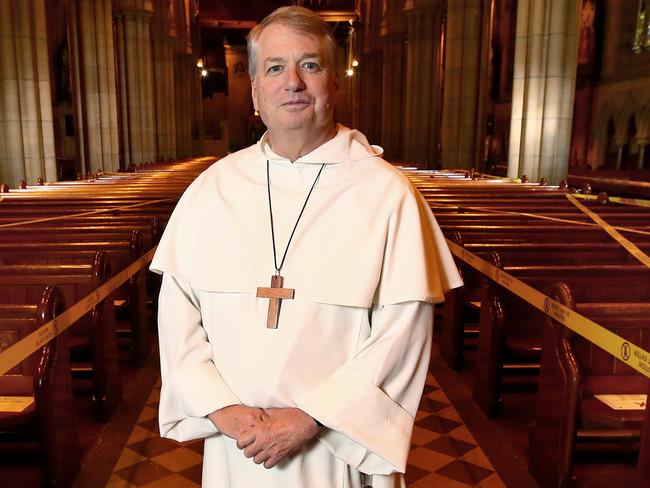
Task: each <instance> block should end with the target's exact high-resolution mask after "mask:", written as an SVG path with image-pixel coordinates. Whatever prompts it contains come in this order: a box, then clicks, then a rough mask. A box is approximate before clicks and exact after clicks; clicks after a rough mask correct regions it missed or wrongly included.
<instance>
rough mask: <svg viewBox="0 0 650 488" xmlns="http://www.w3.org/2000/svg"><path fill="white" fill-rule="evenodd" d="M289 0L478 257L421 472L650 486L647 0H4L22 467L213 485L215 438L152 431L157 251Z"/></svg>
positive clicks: (1, 87) (11, 310)
mask: <svg viewBox="0 0 650 488" xmlns="http://www.w3.org/2000/svg"><path fill="white" fill-rule="evenodd" d="M285 5H299V6H304V7H307V8H309V9H312V10H313V11H315V12H317V13H318V14H319V15H320V16H321V17H322V18H323V19H324V20H326V21H327V22H328V24H329V25H330V26H331V29H332V32H333V34H334V38H335V40H336V44H337V46H336V58H337V59H336V65H337V74H338V101H337V105H336V108H335V118H336V121H337V122H339V123H340V124H343V125H345V126H348V127H351V128H357V129H359V130H360V131H361V132H363V133H364V134H365V135H366V136H367V138H368V140H369V141H370V143H372V144H377V145H379V146H381V147H382V148H383V151H384V155H383V157H384V158H385V159H386V160H387V161H389V162H390V163H393V164H394V165H395V166H396V167H397V168H398V169H399V170H400V171H402V172H403V173H404V174H405V175H406V176H407V177H408V178H409V179H410V181H411V183H412V184H413V185H414V186H415V187H416V188H418V190H419V191H420V193H421V194H422V196H423V197H424V199H425V200H426V202H427V203H428V204H429V207H430V208H431V210H432V212H433V214H434V215H435V217H436V219H437V221H438V223H439V224H440V227H441V229H442V231H443V233H444V236H445V238H446V239H447V242H448V243H449V247H450V250H451V252H452V254H453V256H454V259H455V261H456V265H457V267H458V269H459V272H460V274H461V275H462V278H463V281H464V286H462V287H461V288H458V289H454V290H451V291H450V292H448V293H447V295H446V296H445V302H444V304H440V305H438V306H437V307H436V315H435V320H434V344H433V353H432V358H431V364H430V366H429V374H428V376H427V381H426V385H425V387H424V392H423V396H422V401H421V403H420V407H419V410H418V414H417V416H416V418H415V427H414V430H413V437H412V442H411V451H410V455H409V458H408V466H407V470H406V474H405V477H406V483H407V486H408V487H409V488H429V487H430V488H433V487H450V488H454V487H464V486H479V487H485V488H487V487H501V486H507V487H517V488H519V487H527V486H530V487H534V486H542V487H546V486H549V487H550V486H558V487H559V486H561V487H572V486H574V487H619V486H620V487H623V486H625V487H629V486H637V487H639V488H641V487H647V486H650V414H649V413H648V410H647V408H646V402H647V394H648V393H649V392H650V382H649V381H648V378H649V377H650V354H649V353H648V352H647V351H650V285H649V283H650V280H649V278H650V269H648V268H650V257H648V254H650V239H649V238H648V236H649V235H650V209H649V208H648V207H650V148H647V146H648V144H650V0H297V1H295V2H286V1H280V0H268V1H264V2H262V1H257V0H236V1H235V0H0V185H1V186H0V229H1V230H0V452H1V453H2V454H1V455H0V482H1V483H3V486H16V487H36V486H56V487H63V486H73V487H76V488H85V487H98V486H107V487H112V488H117V487H124V488H126V487H138V488H139V487H167V486H169V487H180V488H182V487H198V486H200V484H201V464H202V460H203V443H202V442H201V441H192V442H185V443H178V442H175V441H172V440H168V439H162V438H161V437H160V435H159V430H158V429H159V427H158V418H157V410H158V402H159V397H160V363H159V351H158V345H157V335H156V314H157V303H156V298H157V292H158V290H159V288H160V278H159V277H158V276H157V275H154V274H153V273H151V272H149V271H148V269H147V268H148V264H149V262H150V261H151V259H152V256H153V253H154V252H155V249H156V245H157V243H158V241H159V240H160V237H161V235H162V232H163V230H164V228H165V224H166V223H167V221H168V219H169V217H170V215H171V212H172V211H173V209H174V206H175V205H176V203H177V202H178V200H179V198H180V196H181V195H182V193H183V191H184V190H185V189H186V188H187V186H188V185H189V184H190V183H191V182H192V181H193V180H194V179H195V178H196V177H197V176H198V175H199V174H201V172H203V171H204V170H205V169H207V168H208V167H209V166H210V165H212V164H213V163H215V161H217V163H216V164H218V160H219V158H221V157H224V156H226V155H227V154H230V153H233V152H235V151H238V150H240V149H243V148H246V147H248V146H250V145H252V144H255V143H256V142H257V141H258V140H259V139H260V137H261V136H262V135H263V134H264V132H265V126H264V124H263V122H262V120H261V118H260V115H259V113H258V112H257V111H256V110H255V108H254V105H253V101H252V98H251V84H250V78H249V74H248V59H247V51H246V37H247V34H248V32H249V31H250V29H251V28H253V27H254V26H255V25H256V24H258V23H259V22H260V21H261V20H262V19H263V18H264V17H265V16H266V15H268V14H269V13H271V12H272V11H273V10H275V9H276V8H278V7H281V6H285ZM369 191H372V189H369Z"/></svg>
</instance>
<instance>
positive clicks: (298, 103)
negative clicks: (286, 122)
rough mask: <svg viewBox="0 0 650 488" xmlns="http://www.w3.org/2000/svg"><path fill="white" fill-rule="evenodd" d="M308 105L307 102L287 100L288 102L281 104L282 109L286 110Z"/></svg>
mask: <svg viewBox="0 0 650 488" xmlns="http://www.w3.org/2000/svg"><path fill="white" fill-rule="evenodd" d="M307 105H309V101H308V100H289V101H288V102H284V103H283V104H282V106H283V107H287V108H300V107H305V106H307Z"/></svg>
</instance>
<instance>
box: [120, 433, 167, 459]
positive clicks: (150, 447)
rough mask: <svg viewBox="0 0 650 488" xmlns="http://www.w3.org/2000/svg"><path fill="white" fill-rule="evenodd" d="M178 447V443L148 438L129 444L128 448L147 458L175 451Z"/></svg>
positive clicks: (158, 438)
mask: <svg viewBox="0 0 650 488" xmlns="http://www.w3.org/2000/svg"><path fill="white" fill-rule="evenodd" d="M178 447H179V444H178V443H176V442H174V441H170V440H168V439H163V438H161V437H150V438H148V439H145V440H143V441H140V442H136V443H134V444H129V448H131V449H133V450H134V451H135V452H137V453H139V454H142V455H143V456H146V457H148V458H152V457H154V456H158V455H160V454H164V453H166V452H170V451H174V450H177V449H178Z"/></svg>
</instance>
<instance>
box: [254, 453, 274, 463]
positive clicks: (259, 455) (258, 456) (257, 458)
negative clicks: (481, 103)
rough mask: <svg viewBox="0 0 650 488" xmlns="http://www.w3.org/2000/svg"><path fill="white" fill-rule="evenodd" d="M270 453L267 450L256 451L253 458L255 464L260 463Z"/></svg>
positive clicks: (265, 459)
mask: <svg viewBox="0 0 650 488" xmlns="http://www.w3.org/2000/svg"><path fill="white" fill-rule="evenodd" d="M269 456H270V454H269V453H268V452H267V451H261V452H258V453H257V454H256V455H255V457H254V458H253V462H254V463H255V464H262V463H263V462H265V461H267V460H268V459H269Z"/></svg>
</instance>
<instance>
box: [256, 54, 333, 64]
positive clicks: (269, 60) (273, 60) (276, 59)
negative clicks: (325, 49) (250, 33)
mask: <svg viewBox="0 0 650 488" xmlns="http://www.w3.org/2000/svg"><path fill="white" fill-rule="evenodd" d="M309 58H316V59H321V58H322V56H321V55H320V54H319V53H304V54H303V55H302V56H300V57H299V58H298V61H304V60H305V59H309ZM282 61H286V59H285V58H283V57H279V56H278V57H272V58H266V59H265V60H264V63H265V64H266V63H278V62H282Z"/></svg>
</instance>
